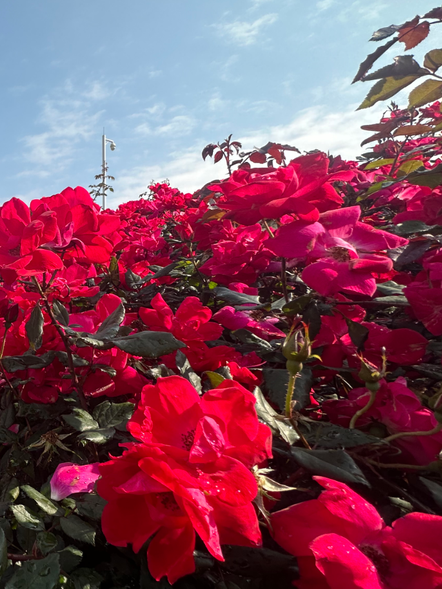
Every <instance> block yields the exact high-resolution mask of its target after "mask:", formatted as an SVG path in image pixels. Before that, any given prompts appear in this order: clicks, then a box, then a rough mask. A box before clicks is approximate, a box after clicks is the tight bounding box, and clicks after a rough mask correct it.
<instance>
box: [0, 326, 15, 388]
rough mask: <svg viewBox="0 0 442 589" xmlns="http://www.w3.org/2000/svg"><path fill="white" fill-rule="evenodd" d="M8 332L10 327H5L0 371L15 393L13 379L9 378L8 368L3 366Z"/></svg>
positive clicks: (0, 354)
mask: <svg viewBox="0 0 442 589" xmlns="http://www.w3.org/2000/svg"><path fill="white" fill-rule="evenodd" d="M7 334H8V329H5V333H4V334H3V341H2V347H1V350H0V372H1V374H2V376H3V378H4V379H5V381H6V384H7V385H8V387H9V388H10V389H11V391H12V392H13V393H15V389H14V387H13V386H12V384H11V381H10V380H9V377H8V375H7V374H6V370H5V368H4V366H3V362H2V358H3V354H4V352H5V345H6V336H7Z"/></svg>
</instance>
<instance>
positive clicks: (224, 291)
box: [214, 286, 259, 305]
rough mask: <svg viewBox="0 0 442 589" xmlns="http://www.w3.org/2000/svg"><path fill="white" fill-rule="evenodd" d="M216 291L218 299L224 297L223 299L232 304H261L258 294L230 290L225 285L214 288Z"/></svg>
mask: <svg viewBox="0 0 442 589" xmlns="http://www.w3.org/2000/svg"><path fill="white" fill-rule="evenodd" d="M214 293H215V295H216V297H217V298H218V299H222V300H223V301H226V302H227V303H230V304H232V305H244V304H252V305H259V297H258V296H255V295H248V294H245V293H243V292H236V291H235V290H230V289H229V288H226V287H225V286H217V287H216V288H215V289H214Z"/></svg>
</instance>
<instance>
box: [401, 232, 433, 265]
mask: <svg viewBox="0 0 442 589" xmlns="http://www.w3.org/2000/svg"><path fill="white" fill-rule="evenodd" d="M431 245H432V241H431V240H430V239H427V240H423V241H412V242H411V243H409V244H408V245H407V246H406V248H405V249H404V250H403V251H402V252H401V254H400V255H399V256H398V257H397V259H396V262H395V266H396V267H397V268H400V267H402V266H406V265H407V264H411V263H412V262H415V261H416V260H419V259H420V258H421V257H422V256H423V255H424V253H425V252H426V251H427V250H429V249H430V247H431Z"/></svg>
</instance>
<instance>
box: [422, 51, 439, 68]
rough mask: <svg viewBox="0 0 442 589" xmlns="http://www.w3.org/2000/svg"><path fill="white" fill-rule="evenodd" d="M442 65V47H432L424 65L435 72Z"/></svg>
mask: <svg viewBox="0 0 442 589" xmlns="http://www.w3.org/2000/svg"><path fill="white" fill-rule="evenodd" d="M441 65H442V49H432V50H431V51H429V52H428V53H427V54H426V55H425V57H424V67H426V68H427V69H428V70H431V71H432V72H433V73H434V72H435V71H436V70H438V69H439V68H440V66H441Z"/></svg>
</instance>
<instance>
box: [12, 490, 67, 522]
mask: <svg viewBox="0 0 442 589" xmlns="http://www.w3.org/2000/svg"><path fill="white" fill-rule="evenodd" d="M21 490H22V491H24V492H25V493H26V495H27V496H28V497H29V498H30V499H33V500H34V501H35V502H36V503H37V505H38V506H39V507H40V509H41V510H42V511H44V512H45V513H47V514H48V515H56V514H57V515H61V513H62V510H61V509H60V508H59V507H57V505H55V503H53V502H52V501H51V500H50V499H48V498H47V497H45V496H44V495H42V494H41V493H40V492H39V491H37V490H36V489H34V488H33V487H30V486H29V485H22V486H21Z"/></svg>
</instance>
